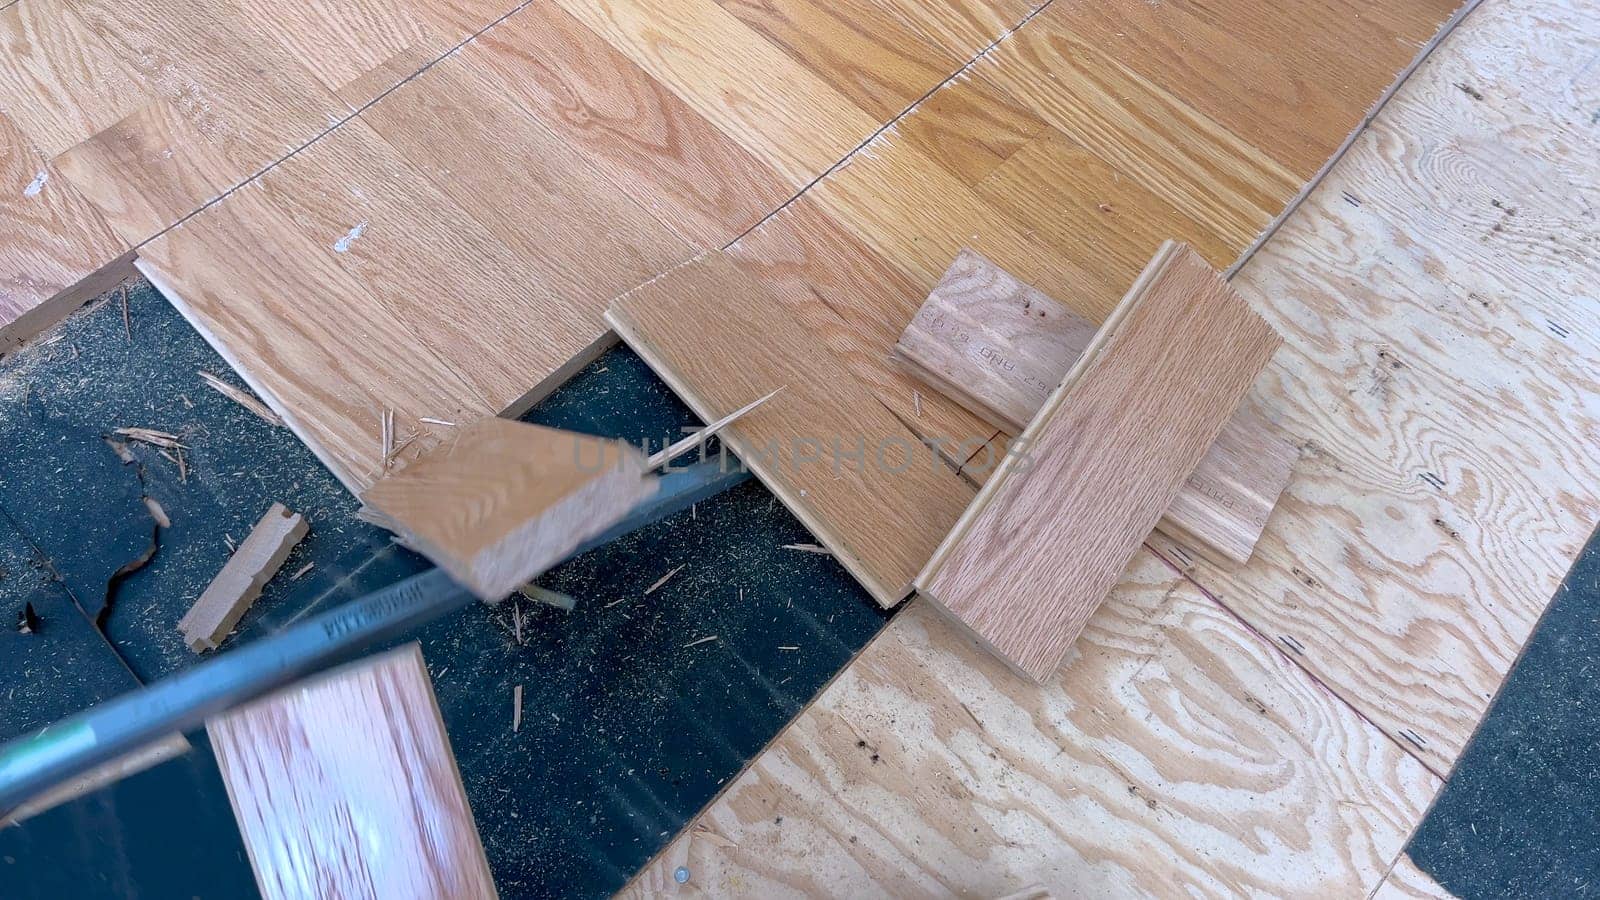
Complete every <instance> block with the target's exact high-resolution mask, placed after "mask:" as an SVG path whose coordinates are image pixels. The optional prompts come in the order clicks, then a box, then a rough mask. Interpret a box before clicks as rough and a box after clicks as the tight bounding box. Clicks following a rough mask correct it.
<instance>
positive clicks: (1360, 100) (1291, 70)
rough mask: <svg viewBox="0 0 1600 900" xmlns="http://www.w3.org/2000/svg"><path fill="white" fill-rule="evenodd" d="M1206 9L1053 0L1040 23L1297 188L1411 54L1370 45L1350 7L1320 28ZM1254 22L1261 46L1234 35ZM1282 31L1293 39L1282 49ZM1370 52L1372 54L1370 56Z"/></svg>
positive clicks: (1227, 6) (1228, 8) (1270, 12)
mask: <svg viewBox="0 0 1600 900" xmlns="http://www.w3.org/2000/svg"><path fill="white" fill-rule="evenodd" d="M1298 5H1299V6H1302V7H1303V6H1308V5H1309V4H1304V3H1301V4H1298ZM1207 12H1209V13H1211V15H1209V16H1201V15H1196V14H1193V13H1191V12H1190V11H1189V10H1188V9H1187V8H1185V5H1184V4H1181V3H1176V4H1167V3H1163V4H1160V5H1159V6H1152V5H1150V4H1148V3H1145V2H1144V0H1110V2H1108V0H1059V2H1058V3H1054V4H1052V5H1051V9H1050V11H1049V13H1048V17H1049V18H1051V19H1053V21H1055V22H1059V23H1062V25H1063V26H1065V27H1067V28H1070V29H1071V33H1072V36H1073V38H1074V40H1075V41H1078V42H1082V43H1083V44H1086V45H1092V46H1094V47H1095V48H1096V49H1097V50H1099V51H1100V52H1101V53H1103V54H1104V55H1105V57H1106V58H1107V59H1108V60H1109V61H1111V62H1112V63H1114V64H1115V65H1117V66H1120V67H1123V68H1125V69H1126V70H1127V71H1129V72H1131V73H1134V74H1135V75H1137V76H1139V77H1141V78H1143V79H1145V80H1147V81H1149V82H1150V83H1152V84H1159V85H1161V86H1162V87H1163V88H1164V89H1165V90H1166V91H1168V92H1169V93H1171V95H1172V96H1173V97H1174V98H1175V99H1177V100H1178V101H1180V102H1181V103H1183V104H1184V105H1185V106H1187V107H1189V108H1190V109H1193V110H1195V111H1196V112H1198V113H1200V114H1202V115H1204V116H1206V117H1208V118H1209V119H1211V120H1212V121H1215V122H1216V123H1218V124H1220V125H1221V126H1222V127H1223V128H1225V129H1227V131H1228V132H1230V133H1232V134H1234V135H1236V136H1237V137H1238V138H1239V139H1241V140H1242V141H1244V142H1245V143H1247V144H1249V145H1250V146H1252V147H1254V148H1256V149H1257V150H1258V151H1260V152H1261V153H1263V154H1265V155H1266V156H1267V157H1269V158H1270V159H1272V160H1273V161H1275V162H1276V163H1277V164H1278V165H1279V166H1282V167H1283V168H1284V169H1286V170H1287V171H1289V172H1291V173H1293V175H1294V176H1295V178H1296V179H1298V180H1299V181H1308V180H1310V179H1311V177H1312V176H1313V175H1315V174H1316V173H1317V170H1318V169H1320V168H1321V167H1322V164H1323V162H1324V161H1326V160H1327V158H1328V156H1329V155H1330V154H1332V153H1333V151H1334V150H1335V149H1337V148H1338V146H1339V144H1340V143H1341V142H1342V141H1343V140H1344V139H1345V136H1346V135H1348V134H1349V133H1350V131H1351V130H1352V129H1354V128H1355V126H1356V125H1357V124H1358V123H1359V121H1360V119H1361V116H1362V114H1363V113H1365V112H1366V111H1367V108H1368V107H1369V106H1370V105H1371V104H1372V100H1373V98H1375V97H1377V96H1378V95H1379V94H1380V93H1382V91H1383V89H1384V88H1386V87H1388V86H1389V81H1390V80H1392V79H1393V76H1394V73H1395V72H1397V71H1399V70H1400V69H1401V68H1403V67H1404V66H1405V65H1406V63H1408V62H1410V61H1411V58H1412V57H1413V56H1414V55H1415V54H1416V49H1415V47H1411V48H1406V47H1402V46H1400V45H1398V44H1396V43H1395V42H1393V41H1387V42H1384V41H1380V40H1378V39H1377V38H1379V36H1380V33H1381V29H1376V28H1372V27H1370V26H1367V25H1366V24H1365V23H1364V21H1363V20H1362V18H1361V17H1360V15H1359V13H1357V12H1356V11H1355V10H1353V9H1350V10H1348V11H1347V12H1346V14H1345V16H1343V17H1340V18H1339V19H1338V20H1337V21H1336V22H1329V23H1328V27H1327V28H1326V30H1322V29H1313V28H1308V27H1305V25H1304V24H1302V23H1294V24H1291V23H1290V22H1287V21H1284V18H1285V17H1284V16H1283V15H1282V14H1281V13H1279V12H1278V11H1277V10H1276V9H1275V8H1274V7H1273V6H1272V5H1262V4H1256V3H1240V2H1230V0H1221V2H1216V3H1214V4H1210V5H1208V8H1207ZM1263 17H1265V18H1269V19H1273V20H1276V24H1277V28H1275V29H1273V30H1271V31H1270V32H1269V33H1271V34H1273V35H1274V38H1273V40H1272V42H1271V43H1247V42H1246V41H1245V40H1243V39H1242V38H1240V37H1239V36H1238V32H1239V31H1240V30H1241V29H1251V28H1259V25H1256V24H1255V22H1254V20H1259V19H1261V18H1263ZM1327 18H1332V17H1327ZM1262 30H1263V31H1265V29H1262ZM1286 33H1293V34H1296V35H1297V36H1299V39H1298V40H1295V41H1294V42H1293V43H1292V45H1286V43H1285V41H1284V40H1283V35H1284V34H1286ZM1329 44H1332V45H1334V47H1332V48H1330V47H1328V46H1327V45H1329ZM1386 44H1387V46H1385V45H1386ZM1357 47H1360V48H1361V49H1360V50H1359V51H1358V50H1356V48H1357ZM1333 49H1336V50H1337V52H1328V51H1329V50H1333ZM1317 51H1321V52H1317ZM1373 53H1378V54H1380V55H1379V56H1378V57H1377V58H1376V59H1374V58H1372V57H1371V54H1373ZM1313 54H1314V55H1313ZM1358 54H1359V55H1358ZM1352 57H1354V58H1352Z"/></svg>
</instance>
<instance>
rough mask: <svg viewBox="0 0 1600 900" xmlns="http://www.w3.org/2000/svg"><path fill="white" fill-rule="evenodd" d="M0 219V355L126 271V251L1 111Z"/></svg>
mask: <svg viewBox="0 0 1600 900" xmlns="http://www.w3.org/2000/svg"><path fill="white" fill-rule="evenodd" d="M0 223H3V224H0V234H3V236H4V241H3V246H4V248H5V250H4V253H3V254H0V353H5V352H8V351H10V350H11V349H12V348H14V347H15V346H16V345H17V344H18V343H20V342H21V341H24V340H27V339H28V338H30V337H33V336H34V335H35V334H38V333H39V332H40V331H42V330H44V329H45V328H47V327H48V326H50V325H52V324H54V323H55V321H56V320H57V319H58V318H60V317H61V316H63V315H65V314H66V313H67V311H69V310H71V309H73V308H74V307H76V306H77V305H78V304H79V303H82V302H83V301H84V300H87V299H88V298H90V297H93V296H94V295H95V294H96V293H98V292H100V291H103V290H107V289H109V288H110V287H111V286H112V285H113V284H115V283H116V282H117V281H120V280H121V279H122V278H124V277H126V276H127V275H129V274H131V272H132V270H131V268H130V265H129V264H130V263H131V262H132V259H133V251H132V248H131V247H130V246H129V245H128V244H127V243H125V242H123V241H122V240H121V239H119V238H118V237H117V235H116V234H115V233H114V232H112V230H111V229H110V227H109V226H107V225H106V223H105V221H104V220H103V219H101V218H100V216H99V214H98V213H96V212H95V210H94V207H93V206H91V205H90V204H89V203H88V201H86V200H85V199H84V198H83V196H82V195H81V194H79V193H78V191H77V190H76V189H74V188H73V186H72V185H71V184H70V183H68V182H67V180H66V179H65V178H62V177H61V173H60V172H59V171H57V170H56V168H55V167H54V166H52V165H50V164H49V162H47V161H46V160H45V158H44V156H43V154H41V153H40V152H39V151H38V150H36V149H35V148H34V147H33V146H32V145H31V144H29V143H28V140H27V138H26V137H24V136H23V134H22V132H21V131H20V130H18V129H17V127H16V126H15V125H14V124H12V122H11V120H10V119H9V118H7V117H6V116H5V114H3V113H0Z"/></svg>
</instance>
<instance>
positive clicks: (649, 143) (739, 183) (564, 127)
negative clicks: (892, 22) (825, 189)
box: [462, 3, 794, 249]
mask: <svg viewBox="0 0 1600 900" xmlns="http://www.w3.org/2000/svg"><path fill="white" fill-rule="evenodd" d="M462 57H463V58H464V59H466V60H469V61H471V62H473V63H480V62H481V63H482V64H483V65H484V66H486V67H487V68H488V69H489V70H492V71H493V72H495V73H496V74H498V75H499V76H500V78H501V84H500V89H501V90H502V91H503V92H504V93H505V94H506V95H508V96H510V97H513V98H514V99H515V100H516V101H517V102H518V103H519V104H521V105H522V106H523V107H524V108H525V109H527V110H528V111H529V112H530V113H531V114H532V115H533V116H534V117H535V118H537V119H538V120H539V121H540V123H541V124H542V125H544V126H545V127H546V128H548V129H550V130H551V131H552V132H554V133H555V134H557V135H559V136H560V137H561V138H562V139H563V140H565V141H566V142H567V143H568V144H569V145H571V146H572V147H573V148H574V149H575V150H577V151H578V152H580V153H582V154H583V155H584V156H585V157H586V158H588V159H589V160H590V162H591V163H593V164H594V165H596V166H599V167H601V168H603V169H605V170H606V171H609V172H614V173H615V176H614V180H615V182H616V189H617V190H620V191H622V192H623V193H626V194H627V195H628V196H630V197H632V198H633V199H634V201H635V202H637V203H639V204H640V205H642V206H644V207H645V208H647V209H649V210H651V211H652V212H654V213H655V214H656V216H658V217H659V218H660V219H661V220H662V221H663V222H665V223H667V224H668V225H670V226H671V227H672V228H673V229H674V230H675V231H676V232H677V233H678V234H680V235H681V236H683V237H684V239H685V240H688V241H689V242H690V243H692V244H694V245H695V246H696V247H697V248H699V249H710V248H714V247H722V246H724V245H726V244H727V243H728V242H730V241H732V240H733V239H734V238H736V237H738V236H739V235H740V234H743V233H744V232H745V231H746V230H748V229H749V228H751V227H752V226H754V225H755V224H756V223H757V222H759V221H761V219H762V217H764V216H765V215H767V213H769V212H771V211H772V210H774V209H776V208H778V207H779V206H781V205H782V204H783V203H784V201H786V200H788V199H789V198H790V197H791V196H792V195H793V194H794V189H793V187H791V186H790V185H789V184H788V183H787V182H786V181H784V180H783V179H782V178H780V177H779V176H778V174H777V173H776V172H774V171H773V170H772V169H770V168H769V167H767V166H766V165H765V164H763V163H762V162H760V161H759V160H758V159H756V157H754V156H752V155H751V154H750V153H749V152H748V151H746V150H745V149H744V148H742V147H740V146H739V145H738V144H736V143H734V142H733V141H732V140H731V139H730V138H728V137H727V136H725V135H724V134H722V132H720V131H718V130H717V128H716V126H714V125H712V124H711V122H709V121H707V120H706V119H705V118H704V117H702V116H701V115H700V114H699V113H697V112H695V111H694V109H693V108H692V107H691V106H690V105H689V104H688V103H686V102H685V101H684V100H683V99H681V98H680V97H678V95H677V94H674V93H673V92H672V91H670V90H668V89H667V88H666V87H665V86H663V85H662V84H661V83H660V82H658V81H656V80H655V79H654V78H652V77H650V75H649V74H647V73H646V72H645V70H644V69H641V68H640V67H639V66H638V65H636V64H635V63H634V62H632V61H631V60H630V59H628V58H627V57H626V56H624V55H622V54H621V53H619V52H618V51H617V50H616V49H614V48H613V47H612V46H611V45H610V44H607V43H606V42H605V41H604V40H602V39H601V38H600V36H599V35H597V34H595V33H594V32H593V31H591V30H590V29H589V28H587V27H585V26H584V25H583V24H582V23H580V22H579V21H577V20H576V19H574V18H573V17H572V16H571V15H569V14H568V13H567V12H566V11H565V10H562V9H561V8H560V7H559V6H557V5H555V4H553V3H535V4H533V5H531V6H529V7H527V8H525V9H523V10H521V11H520V12H518V13H517V14H516V15H515V16H512V17H511V18H509V19H507V20H506V21H504V22H502V23H500V24H499V25H497V26H495V27H494V28H493V29H491V30H490V31H488V32H486V33H485V34H484V35H483V36H482V37H480V38H479V39H477V40H475V41H473V42H472V43H470V44H468V45H467V47H466V48H465V49H464V50H463V51H462Z"/></svg>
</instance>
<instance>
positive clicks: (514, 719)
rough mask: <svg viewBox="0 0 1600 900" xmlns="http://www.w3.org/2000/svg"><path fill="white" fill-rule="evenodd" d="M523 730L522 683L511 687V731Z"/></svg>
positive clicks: (513, 732)
mask: <svg viewBox="0 0 1600 900" xmlns="http://www.w3.org/2000/svg"><path fill="white" fill-rule="evenodd" d="M521 730H522V685H520V684H519V685H517V686H516V687H514V688H512V689H511V733H512V734H516V733H517V732H519V731H521Z"/></svg>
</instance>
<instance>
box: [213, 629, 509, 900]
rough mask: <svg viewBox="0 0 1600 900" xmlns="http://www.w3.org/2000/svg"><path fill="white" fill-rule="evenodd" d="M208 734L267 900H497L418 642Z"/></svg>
mask: <svg viewBox="0 0 1600 900" xmlns="http://www.w3.org/2000/svg"><path fill="white" fill-rule="evenodd" d="M206 734H207V735H208V736H209V737H210V738H211V747H212V750H213V751H214V752H215V753H216V756H217V766H218V767H219V768H220V769H221V770H222V781H223V784H224V785H225V786H226V787H227V789H228V799H229V801H231V802H232V804H233V812H234V816H235V817H236V818H237V819H238V822H239V832H240V834H241V835H242V836H243V837H244V845H245V850H246V852H247V853H249V855H250V865H251V867H252V868H253V869H254V870H255V875H256V886H257V887H259V888H260V889H261V893H262V895H263V896H264V897H267V898H269V900H278V898H291V897H306V896H330V897H404V898H419V900H420V898H425V897H462V898H490V897H494V896H496V894H495V889H494V881H493V879H492V878H491V876H490V874H489V863H488V860H487V859H486V858H485V857H484V853H483V845H482V844H480V843H479V841H478V832H477V825H476V823H475V822H474V821H473V818H472V810H471V808H470V807H469V806H468V804H467V795H466V791H465V790H464V789H463V787H462V785H461V775H460V773H459V772H458V771H457V770H456V764H455V758H454V756H453V755H452V754H451V751H450V739H449V737H448V736H447V735H446V734H445V728H444V722H443V721H442V720H441V719H440V717H439V704H438V701H437V700H436V699H435V698H434V694H433V684H432V682H431V681H430V680H429V678H428V670H427V667H426V666H425V665H424V663H423V661H422V650H421V649H420V648H419V647H418V646H417V645H416V644H411V645H409V646H406V647H403V648H401V649H399V650H395V651H392V652H390V653H386V654H383V655H382V656H378V657H375V658H372V659H367V660H363V661H361V662H358V663H354V664H351V665H349V666H347V667H345V668H343V669H339V670H336V671H334V672H330V673H328V674H325V675H322V676H320V677H318V678H314V679H311V680H309V681H305V682H302V683H300V684H298V685H295V686H294V687H291V688H289V689H287V690H284V691H282V692H279V693H278V694H275V695H273V696H271V697H268V698H266V699H264V700H259V701H256V702H254V703H251V704H249V705H247V706H244V707H241V708H240V709H236V710H234V711H232V712H229V713H226V714H223V715H220V716H217V717H215V718H213V719H211V720H210V721H209V722H207V723H206Z"/></svg>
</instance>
